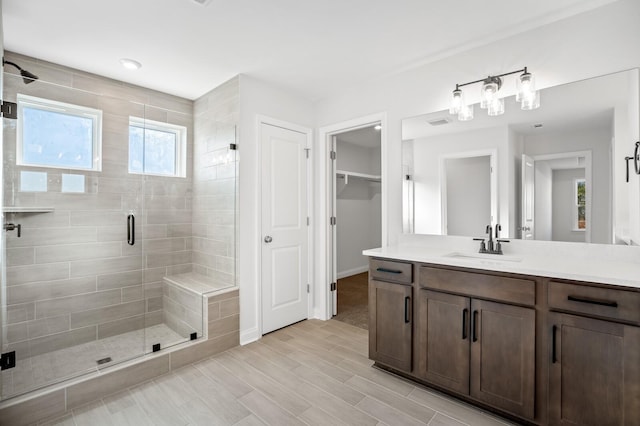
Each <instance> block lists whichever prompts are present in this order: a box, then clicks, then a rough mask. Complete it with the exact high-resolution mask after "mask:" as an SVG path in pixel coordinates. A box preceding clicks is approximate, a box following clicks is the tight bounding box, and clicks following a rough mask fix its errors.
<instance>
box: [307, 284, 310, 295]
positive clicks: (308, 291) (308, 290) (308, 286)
mask: <svg viewBox="0 0 640 426" xmlns="http://www.w3.org/2000/svg"><path fill="white" fill-rule="evenodd" d="M307 293H311V286H310V285H309V284H307Z"/></svg>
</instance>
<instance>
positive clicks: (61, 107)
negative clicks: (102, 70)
mask: <svg viewBox="0 0 640 426" xmlns="http://www.w3.org/2000/svg"><path fill="white" fill-rule="evenodd" d="M17 103H18V117H23V114H24V113H23V111H24V107H30V108H35V109H39V110H42V111H50V112H58V113H62V114H66V115H71V116H76V117H82V118H90V119H91V120H92V121H93V126H92V127H93V133H92V135H91V139H92V141H91V149H92V154H93V159H92V161H91V164H92V166H91V167H71V166H57V165H53V164H32V163H27V162H25V161H24V157H23V149H24V141H23V139H22V136H23V131H24V130H23V125H24V122H23V120H22V119H19V120H18V124H17V126H16V164H17V165H18V166H30V167H42V168H46V169H64V170H84V171H95V172H99V171H101V170H102V111H101V110H99V109H94V108H88V107H84V106H80V105H74V104H68V103H65V102H58V101H52V100H50V99H44V98H37V97H35V96H28V95H23V94H20V93H19V94H18V96H17Z"/></svg>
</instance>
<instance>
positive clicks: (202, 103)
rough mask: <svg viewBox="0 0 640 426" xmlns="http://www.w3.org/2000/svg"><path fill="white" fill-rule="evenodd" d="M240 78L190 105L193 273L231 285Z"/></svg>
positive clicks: (215, 281) (233, 274)
mask: <svg viewBox="0 0 640 426" xmlns="http://www.w3.org/2000/svg"><path fill="white" fill-rule="evenodd" d="M238 80H239V79H238V77H234V78H232V79H231V80H229V81H227V82H226V83H224V84H222V85H220V86H218V87H217V88H215V89H214V90H212V91H211V92H209V93H207V94H206V95H204V96H202V97H201V98H199V99H197V100H196V101H195V103H194V116H195V118H194V120H195V125H194V145H195V147H194V153H195V156H194V167H193V271H194V272H197V273H199V274H202V275H206V276H208V277H211V278H212V280H213V282H214V283H216V284H218V283H225V284H230V285H233V284H234V283H235V229H236V227H235V221H236V220H237V218H236V216H235V214H236V211H237V209H236V204H235V203H236V200H237V196H236V195H237V185H236V175H237V174H236V170H237V165H238V160H239V158H238V151H233V150H231V149H230V148H229V147H230V144H235V143H236V129H237V125H238V121H239V116H240V108H239V84H238Z"/></svg>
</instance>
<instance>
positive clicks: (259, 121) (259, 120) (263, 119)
mask: <svg viewBox="0 0 640 426" xmlns="http://www.w3.org/2000/svg"><path fill="white" fill-rule="evenodd" d="M263 124H268V125H270V126H275V127H281V128H283V129H288V130H293V131H294V132H299V133H302V134H304V135H306V137H307V143H306V147H307V149H308V151H307V152H308V153H309V162H308V163H307V166H308V167H307V194H312V190H313V173H312V170H313V167H311V166H312V164H313V150H312V149H311V146H312V143H313V130H312V129H310V128H309V127H304V126H300V125H298V124H294V123H291V122H288V121H283V120H279V119H277V118H272V117H268V116H266V115H261V114H257V115H256V133H255V134H256V137H257V139H258V143H257V144H256V145H257V150H256V151H257V152H256V155H257V158H258V168H259V171H258V176H262V139H261V136H260V135H261V131H260V126H261V125H263ZM258 194H259V195H258V209H259V211H260V212H262V188H261V189H260V190H258ZM312 209H313V197H311V196H308V197H307V216H308V217H309V218H310V219H309V220H310V221H311V223H313V220H312V212H313V210H312ZM256 220H257V221H258V226H257V229H258V238H256V243H255V244H256V245H255V246H254V247H255V248H256V251H257V253H258V255H257V261H258V277H257V279H258V286H257V287H258V295H257V296H258V297H257V305H258V317H257V320H258V321H257V322H258V338H260V337H261V336H262V255H261V253H262V235H264V234H263V232H262V213H260V214H257V215H256ZM307 238H308V239H307V280H308V284H309V286H310V290H309V293H307V317H308V318H311V317H312V313H313V297H311V295H312V294H313V292H314V282H313V272H312V271H313V268H314V266H313V247H314V240H313V232H312V226H307Z"/></svg>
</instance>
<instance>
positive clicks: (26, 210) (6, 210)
mask: <svg viewBox="0 0 640 426" xmlns="http://www.w3.org/2000/svg"><path fill="white" fill-rule="evenodd" d="M54 210H55V208H53V207H4V208H3V209H2V211H3V212H4V213H50V212H52V211H54Z"/></svg>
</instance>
